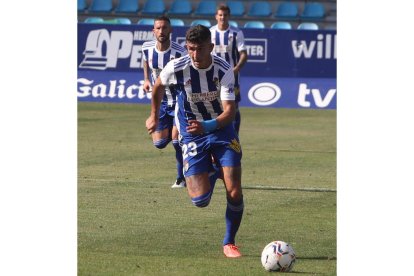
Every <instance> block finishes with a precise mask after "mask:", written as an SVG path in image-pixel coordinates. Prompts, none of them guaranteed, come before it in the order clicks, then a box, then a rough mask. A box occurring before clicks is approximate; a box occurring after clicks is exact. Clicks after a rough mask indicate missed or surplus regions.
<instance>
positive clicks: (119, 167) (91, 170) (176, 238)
mask: <svg viewBox="0 0 414 276" xmlns="http://www.w3.org/2000/svg"><path fill="white" fill-rule="evenodd" d="M149 108H150V107H149V105H141V104H113V103H111V104H104V103H82V102H79V103H78V195H77V198H78V252H77V253H78V275H116V276H118V275H268V272H266V271H265V270H264V269H263V268H262V265H261V262H260V255H261V251H262V250H263V248H264V246H265V245H266V244H267V243H269V242H270V241H272V240H283V241H286V242H289V243H290V244H291V245H292V246H293V248H294V250H295V252H296V255H297V261H296V264H295V267H294V268H293V272H291V273H290V274H293V275H295V274H298V275H336V111H335V110H304V109H275V108H241V114H242V125H241V130H240V140H241V144H242V149H243V159H242V167H243V177H242V185H243V193H244V199H245V211H244V216H243V220H242V224H241V226H240V229H239V232H238V235H237V237H236V243H237V244H238V245H239V246H240V250H241V252H242V254H243V257H242V258H239V259H227V258H225V257H224V255H223V253H222V246H221V242H222V239H223V235H224V229H225V224H224V211H225V206H226V201H225V190H224V188H223V185H222V182H221V181H220V180H219V181H218V182H217V185H216V189H215V191H214V194H213V197H212V200H211V202H210V205H209V206H208V207H207V208H204V209H199V208H196V207H194V206H192V204H191V201H190V199H189V197H188V195H187V192H186V190H185V189H171V188H170V186H171V185H172V183H173V181H174V180H175V174H176V171H175V158H174V150H173V147H172V145H169V146H168V147H167V148H166V149H164V150H158V149H156V148H155V147H153V146H152V141H151V139H150V136H149V135H148V134H147V131H146V129H145V120H146V118H147V117H148V115H149ZM277 275H289V274H288V273H279V274H277Z"/></svg>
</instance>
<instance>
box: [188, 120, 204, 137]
mask: <svg viewBox="0 0 414 276" xmlns="http://www.w3.org/2000/svg"><path fill="white" fill-rule="evenodd" d="M188 123H189V124H190V125H189V126H188V127H187V132H188V133H191V134H203V133H204V129H203V126H202V125H201V122H199V121H197V120H188Z"/></svg>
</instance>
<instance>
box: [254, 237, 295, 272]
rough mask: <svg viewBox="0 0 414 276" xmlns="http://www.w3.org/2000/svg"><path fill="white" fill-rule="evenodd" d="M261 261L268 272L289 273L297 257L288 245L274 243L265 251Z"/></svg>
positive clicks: (280, 242)
mask: <svg viewBox="0 0 414 276" xmlns="http://www.w3.org/2000/svg"><path fill="white" fill-rule="evenodd" d="M261 261H262V265H263V267H264V269H266V270H267V271H280V272H289V271H291V270H292V268H293V266H294V264H295V261H296V255H295V251H293V248H292V246H290V245H289V244H288V243H286V242H284V241H272V242H271V243H269V244H268V245H266V246H265V248H264V249H263V251H262V257H261Z"/></svg>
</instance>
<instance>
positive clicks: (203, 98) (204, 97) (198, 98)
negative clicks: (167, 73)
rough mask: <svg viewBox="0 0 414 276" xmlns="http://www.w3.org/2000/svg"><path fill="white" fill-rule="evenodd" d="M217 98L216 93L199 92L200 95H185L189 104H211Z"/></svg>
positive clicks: (217, 94)
mask: <svg viewBox="0 0 414 276" xmlns="http://www.w3.org/2000/svg"><path fill="white" fill-rule="evenodd" d="M218 96H219V92H218V91H210V92H201V93H191V92H190V93H187V100H188V101H189V102H193V103H198V102H207V101H208V102H212V101H214V100H215V99H217V98H218Z"/></svg>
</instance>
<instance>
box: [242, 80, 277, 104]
mask: <svg viewBox="0 0 414 276" xmlns="http://www.w3.org/2000/svg"><path fill="white" fill-rule="evenodd" d="M281 95H282V91H281V90H280V88H279V86H277V85H276V84H273V83H270V82H262V83H258V84H256V85H254V86H253V87H252V88H250V90H249V93H248V96H249V100H250V101H251V102H252V103H254V104H256V105H260V106H267V105H272V104H274V103H276V102H277V101H278V100H279V99H280V96H281Z"/></svg>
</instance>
